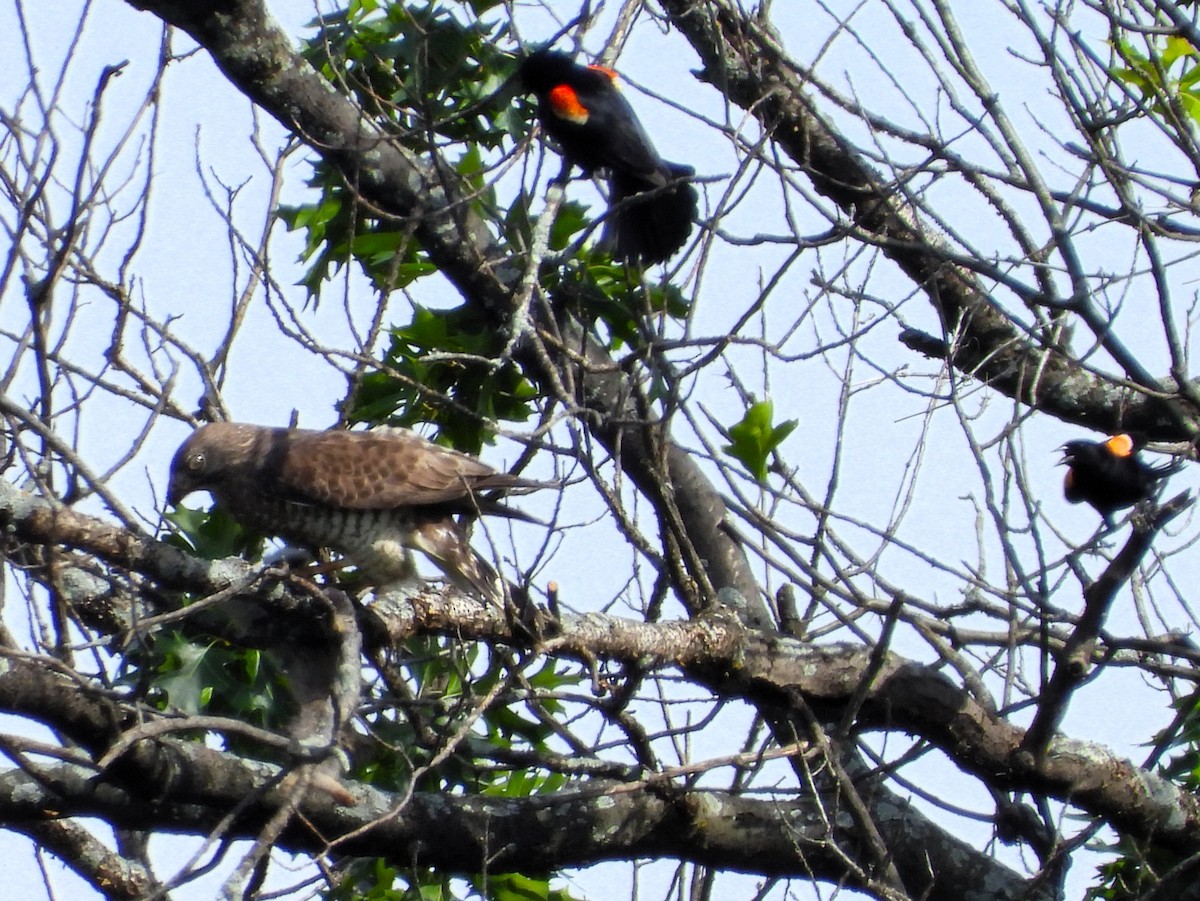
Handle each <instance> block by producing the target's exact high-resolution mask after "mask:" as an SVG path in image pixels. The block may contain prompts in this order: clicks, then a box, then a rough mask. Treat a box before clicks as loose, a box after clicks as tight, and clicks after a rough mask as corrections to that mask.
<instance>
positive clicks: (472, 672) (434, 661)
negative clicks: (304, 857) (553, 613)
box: [327, 638, 582, 901]
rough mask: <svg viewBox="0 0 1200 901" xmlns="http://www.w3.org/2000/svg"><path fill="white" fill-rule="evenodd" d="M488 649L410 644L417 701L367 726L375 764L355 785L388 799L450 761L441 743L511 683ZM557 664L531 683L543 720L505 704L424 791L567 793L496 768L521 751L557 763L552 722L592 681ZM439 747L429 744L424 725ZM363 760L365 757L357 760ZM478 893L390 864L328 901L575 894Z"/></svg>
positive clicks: (535, 880)
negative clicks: (572, 691)
mask: <svg viewBox="0 0 1200 901" xmlns="http://www.w3.org/2000/svg"><path fill="white" fill-rule="evenodd" d="M480 653H481V651H480V649H479V648H478V646H473V645H464V644H462V643H461V642H453V641H448V640H445V639H433V638H422V639H415V640H413V641H411V642H409V643H408V644H407V645H406V648H405V655H404V658H403V662H402V663H401V668H402V669H403V670H404V672H405V674H406V677H407V678H406V683H407V684H408V685H409V686H411V688H412V690H413V695H414V696H413V698H411V699H406V700H404V701H403V702H402V701H401V700H400V699H396V698H379V699H378V701H379V703H378V704H376V705H375V710H374V712H373V713H372V714H370V715H369V716H367V717H366V718H365V721H366V723H367V724H368V727H369V729H370V732H371V734H372V736H373V738H374V739H375V741H374V745H375V748H376V752H375V754H374V755H373V756H372V757H370V758H369V759H366V758H361V756H360V759H359V761H358V762H359V766H358V768H357V769H356V771H355V773H354V776H355V778H356V779H358V780H361V781H363V782H367V783H370V784H372V785H375V786H376V787H378V788H381V789H383V790H387V791H402V790H404V789H406V788H408V786H409V785H410V784H411V783H412V780H413V776H414V771H415V770H416V769H417V768H418V767H420V766H423V765H425V764H427V763H429V762H430V761H431V759H432V758H433V757H434V755H436V754H438V753H439V752H440V751H441V744H440V742H441V740H442V739H443V738H444V737H445V736H448V735H452V734H455V733H456V732H457V731H458V730H459V728H460V726H461V725H462V721H463V718H464V717H466V716H468V715H469V714H470V713H471V712H472V711H474V710H475V708H476V705H477V704H478V702H479V699H480V698H481V697H484V696H486V695H487V694H489V693H490V692H491V691H492V690H493V689H494V688H495V687H496V685H497V684H498V683H499V682H500V681H501V680H503V679H505V678H507V661H505V660H503V659H501V658H500V657H499V656H496V657H493V658H491V659H490V660H488V661H486V665H484V663H482V662H481V661H480V659H479V654H480ZM557 666H558V664H557V661H554V660H546V661H545V662H544V663H543V664H542V665H541V667H540V668H539V669H538V670H537V671H535V672H532V673H528V674H526V679H525V681H526V683H527V684H528V686H529V687H530V688H531V689H533V690H536V691H538V692H539V693H541V694H542V696H543V700H541V701H540V702H539V703H540V704H541V706H542V708H543V709H544V711H545V713H546V714H548V716H546V717H542V718H536V717H533V716H530V715H529V714H528V713H526V712H524V711H523V710H522V709H521V708H520V707H518V706H516V705H512V704H509V703H505V702H503V701H502V702H501V703H498V704H496V705H494V706H492V707H491V708H490V709H488V710H487V711H486V712H485V714H484V715H483V716H482V717H481V718H480V719H479V720H478V721H477V722H476V724H475V728H474V729H473V731H472V732H471V734H470V735H469V736H468V737H467V738H466V740H465V741H463V742H462V744H461V745H459V747H458V748H457V749H456V752H455V753H454V754H452V755H450V756H449V757H447V758H446V759H445V760H443V761H441V762H440V764H439V766H438V767H437V768H436V770H431V771H428V772H426V773H424V774H423V775H421V777H420V778H419V779H418V781H417V783H416V785H415V787H416V788H417V789H418V790H421V791H430V792H453V793H461V792H467V793H472V794H488V795H495V796H500V797H512V798H524V797H528V796H530V795H533V794H540V793H545V792H551V791H554V790H556V789H558V788H561V787H562V785H563V784H564V783H565V781H566V779H565V777H564V776H562V775H561V774H559V773H555V772H551V771H548V770H539V769H537V768H536V767H528V766H521V767H506V766H503V765H494V764H490V763H489V762H488V761H489V759H490V758H491V757H493V756H495V753H496V752H499V751H509V750H520V751H524V752H528V753H533V754H538V753H548V752H549V751H550V750H551V747H550V743H551V741H552V740H553V737H554V732H553V730H552V729H551V728H550V727H549V726H548V725H547V721H548V720H549V719H550V717H553V716H557V715H559V714H561V713H562V709H561V707H562V705H561V703H560V702H559V701H557V700H555V699H554V698H555V696H557V695H560V694H562V693H563V692H564V691H565V690H566V689H568V688H570V687H573V686H574V685H576V684H578V683H579V682H580V681H581V679H582V676H580V675H578V674H571V673H566V672H560V671H559V670H558V668H557ZM416 717H420V718H421V720H422V724H421V725H422V726H423V727H424V728H426V729H429V730H430V732H431V733H432V734H433V735H434V736H435V737H436V738H435V740H434V742H433V744H428V743H427V741H426V739H425V738H424V737H423V736H422V733H421V729H420V728H418V727H417V724H416V721H415V718H416ZM356 756H359V755H356ZM469 886H470V888H471V890H472V891H470V892H467V893H466V895H464V893H463V891H462V888H463V880H458V879H454V878H452V877H450V876H448V875H447V874H445V873H443V872H441V871H439V870H431V869H428V868H416V869H412V870H405V871H401V870H397V869H396V868H394V867H392V866H389V865H388V864H387V863H386V861H384V860H380V859H377V860H359V861H355V862H354V863H353V864H351V866H350V867H349V868H348V870H347V872H346V875H345V878H344V879H343V880H342V882H341V883H340V884H339V886H338V887H337V888H336V889H335V890H333V891H332V892H331V893H330V894H329V895H328V896H327V897H329V898H331V899H422V901H425V899H444V901H450V899H455V898H460V897H464V896H468V897H469V896H470V895H471V894H475V895H477V896H478V897H480V898H486V899H489V901H571V898H570V895H569V894H567V893H566V892H564V891H562V890H559V889H553V888H551V886H550V879H549V878H548V877H547V876H544V875H541V874H528V873H526V874H516V873H505V874H497V873H489V874H486V875H479V876H476V877H474V878H472V879H471V880H469Z"/></svg>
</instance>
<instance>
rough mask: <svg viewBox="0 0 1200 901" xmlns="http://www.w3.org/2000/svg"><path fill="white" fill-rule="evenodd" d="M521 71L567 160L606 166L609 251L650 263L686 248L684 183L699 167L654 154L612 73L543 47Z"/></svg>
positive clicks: (690, 199) (689, 202)
mask: <svg viewBox="0 0 1200 901" xmlns="http://www.w3.org/2000/svg"><path fill="white" fill-rule="evenodd" d="M518 74H519V76H520V79H521V84H522V85H523V86H524V88H525V90H526V91H528V92H530V93H532V94H534V95H536V96H537V102H538V117H539V118H540V119H541V122H542V127H544V128H545V129H546V131H547V132H548V133H549V134H550V136H551V137H552V138H554V140H555V141H557V142H558V145H559V147H560V148H561V149H562V154H563V157H564V158H565V159H566V161H567V162H568V163H571V164H574V165H576V166H579V168H581V169H582V170H583V171H584V174H585V175H588V176H591V175H592V174H593V173H595V172H596V171H598V170H604V171H605V172H607V174H608V184H609V203H610V205H611V206H612V207H613V208H614V209H613V212H612V214H611V215H612V226H611V230H610V232H608V233H609V234H611V235H612V238H613V241H614V243H615V254H614V255H615V256H616V257H617V258H619V259H623V260H627V261H629V262H633V263H645V264H653V263H661V262H663V261H665V260H667V259H668V258H670V257H671V256H672V255H673V254H674V253H675V252H676V251H678V250H679V249H680V248H681V247H683V245H684V243H685V242H686V241H687V239H688V235H689V234H691V231H692V220H693V219H695V218H696V205H697V197H696V189H695V188H694V187H692V185H691V184H689V183H688V181H687V179H688V178H689V177H690V176H692V175H694V174H695V172H696V170H695V169H693V168H692V167H691V166H683V165H680V164H679V163H668V162H667V161H666V160H664V159H663V158H662V157H661V156H659V155H658V151H657V150H655V149H654V145H653V144H651V143H650V138H649V136H648V135H647V134H646V132H645V129H643V128H642V125H641V123H640V122H639V121H638V118H637V116H636V115H635V114H634V112H633V107H631V106H630V105H629V101H627V100H626V99H625V98H624V96H622V94H621V92H620V90H619V88H618V87H617V73H616V72H614V71H613V70H612V69H608V68H605V67H604V66H580V65H577V64H576V63H575V62H573V61H572V60H571V57H570V56H568V55H567V54H565V53H561V52H559V51H557V50H548V49H545V48H543V49H541V50H538V51H536V52H534V53H532V54H530V55H529V56H528V57H526V59H525V61H524V62H522V63H521V67H520V69H519V72H518Z"/></svg>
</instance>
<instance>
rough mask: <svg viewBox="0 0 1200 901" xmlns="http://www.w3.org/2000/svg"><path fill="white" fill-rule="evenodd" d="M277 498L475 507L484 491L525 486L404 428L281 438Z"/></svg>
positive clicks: (275, 469) (275, 450) (269, 469)
mask: <svg viewBox="0 0 1200 901" xmlns="http://www.w3.org/2000/svg"><path fill="white" fill-rule="evenodd" d="M265 469H266V475H267V481H268V483H269V485H268V486H264V488H266V489H267V490H269V491H271V493H273V494H278V495H280V496H284V497H288V498H289V499H292V500H297V501H300V502H309V503H320V504H326V505H329V506H333V507H342V508H346V509H350V510H385V509H391V508H395V507H416V506H425V505H433V504H455V503H456V502H457V505H460V506H464V507H470V506H471V505H472V502H471V500H470V499H471V498H472V497H473V496H474V493H475V492H476V491H479V490H486V489H489V488H499V489H504V488H515V487H521V486H522V485H524V484H525V482H524V480H523V479H520V478H517V477H515V476H510V475H508V474H507V473H502V472H497V471H496V470H494V469H492V468H491V467H490V466H488V465H486V464H485V463H483V462H481V461H479V460H477V459H476V458H475V457H472V456H469V455H468V454H463V453H459V452H458V451H454V450H450V449H449V448H444V447H440V446H439V445H436V444H434V443H433V442H431V441H426V440H425V439H424V438H422V437H420V436H419V435H416V434H414V433H412V432H408V431H405V430H402V429H380V430H376V431H372V432H337V431H334V432H324V431H309V430H295V431H291V432H286V431H282V430H281V432H280V433H277V437H276V439H275V446H274V447H272V448H271V450H270V452H269V454H268V462H267V465H266V467H265Z"/></svg>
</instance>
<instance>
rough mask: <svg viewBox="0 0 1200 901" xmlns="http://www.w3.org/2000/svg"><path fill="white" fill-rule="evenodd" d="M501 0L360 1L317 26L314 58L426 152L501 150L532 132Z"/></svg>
mask: <svg viewBox="0 0 1200 901" xmlns="http://www.w3.org/2000/svg"><path fill="white" fill-rule="evenodd" d="M501 5H502V3H501V2H500V0H472V2H468V3H457V4H446V3H443V2H437V0H430V2H424V3H386V2H382V0H352V2H350V3H349V4H347V6H346V7H345V9H343V10H341V11H340V12H337V13H333V14H330V15H323V16H322V17H321V18H320V19H318V20H317V21H315V22H313V23H312V26H313V27H314V28H315V29H316V32H317V36H316V37H315V38H314V39H313V40H312V41H310V42H309V43H308V46H307V50H306V56H307V58H308V60H309V62H311V63H312V64H313V65H314V66H316V67H317V69H318V70H319V71H321V72H322V74H324V75H325V77H326V78H328V79H329V81H330V82H331V83H333V84H334V85H336V86H338V88H339V89H340V90H342V91H344V92H346V93H349V94H351V95H352V96H354V97H356V98H357V99H358V101H359V102H360V103H361V104H362V106H363V109H365V110H367V111H368V112H369V113H370V114H371V115H373V116H375V117H376V119H377V120H378V121H379V122H381V123H382V124H383V125H384V126H385V127H387V128H388V130H389V132H391V133H393V134H394V135H395V136H396V139H397V140H398V141H400V142H402V143H405V144H407V145H408V146H410V147H411V148H412V149H414V150H416V151H417V152H422V151H423V150H424V149H425V148H426V147H427V145H428V142H429V138H430V136H436V137H437V138H440V139H442V140H443V141H445V140H448V141H451V142H456V143H459V142H461V143H471V144H480V145H482V146H485V147H497V146H499V144H500V142H501V138H502V136H503V135H505V134H507V135H509V136H510V137H514V138H515V137H517V136H519V135H521V134H522V133H524V130H525V123H524V121H523V117H522V116H520V115H514V111H513V109H512V104H511V103H510V102H509V101H510V100H511V97H510V96H506V95H507V94H508V92H506V91H505V90H504V88H505V86H506V84H507V83H508V81H509V79H510V77H511V75H512V73H513V71H514V69H515V67H516V58H515V57H514V56H513V55H512V54H511V53H507V52H505V51H504V50H502V49H500V48H501V47H502V46H503V44H504V41H503V38H504V37H505V36H506V35H507V33H508V26H507V20H506V19H505V18H504V17H502V16H496V17H488V15H487V14H488V13H489V12H491V11H492V10H493V9H494V8H496V7H499V6H501Z"/></svg>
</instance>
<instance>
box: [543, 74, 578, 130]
mask: <svg viewBox="0 0 1200 901" xmlns="http://www.w3.org/2000/svg"><path fill="white" fill-rule="evenodd" d="M546 97H547V98H548V99H549V101H550V109H551V111H553V113H554V115H556V116H558V118H560V119H566V120H567V121H568V122H573V123H575V124H576V125H583V124H584V123H585V122H587V120H588V111H587V107H586V106H584V105H583V102H582V101H581V100H580V99H579V95H578V94H576V93H575V89H574V88H573V87H571V86H570V85H568V84H560V85H555V86H554V87H552V88H551V89H550V91H549V93H548V94H547V95H546Z"/></svg>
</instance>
